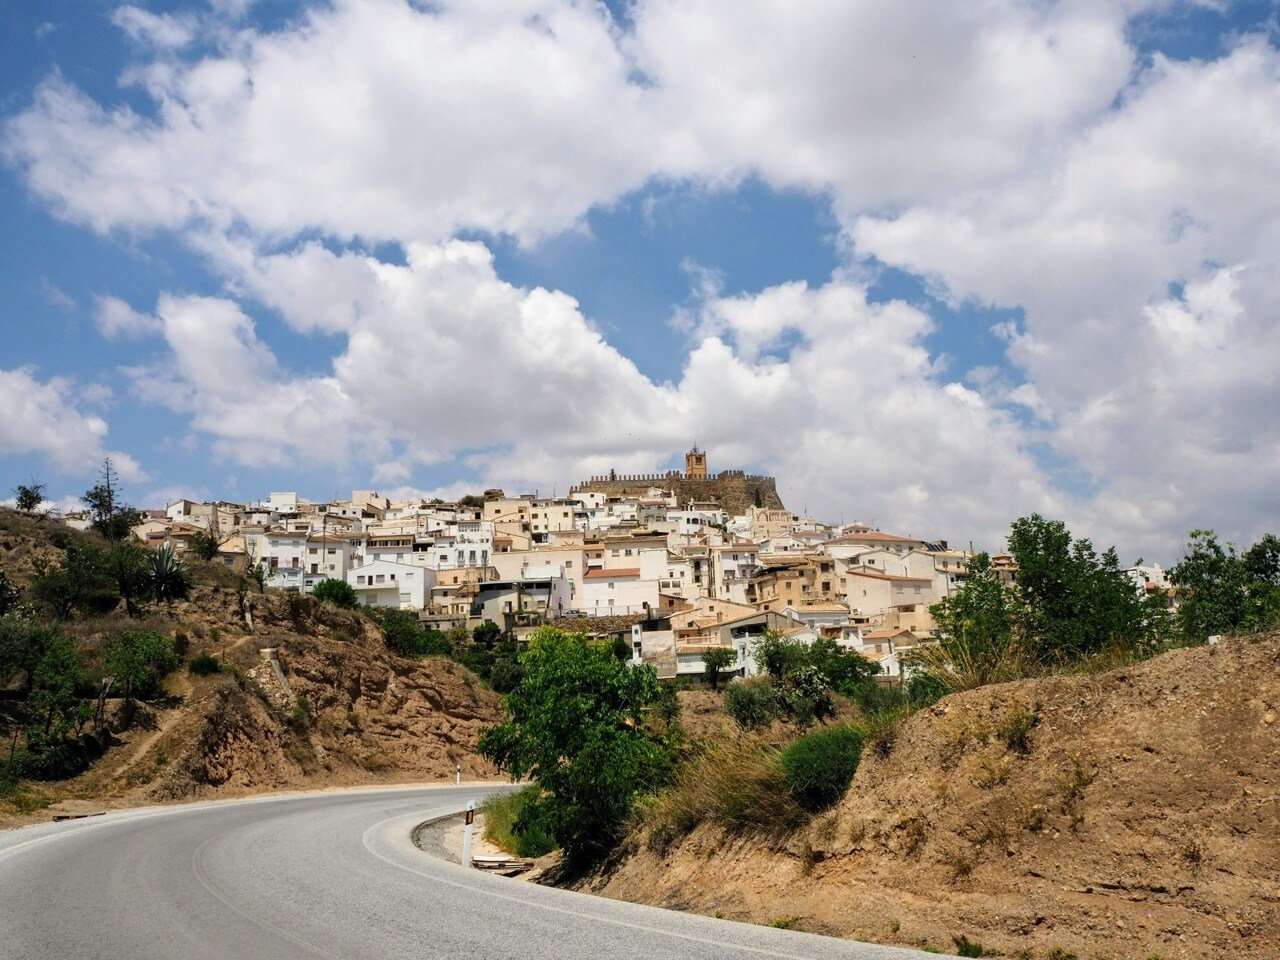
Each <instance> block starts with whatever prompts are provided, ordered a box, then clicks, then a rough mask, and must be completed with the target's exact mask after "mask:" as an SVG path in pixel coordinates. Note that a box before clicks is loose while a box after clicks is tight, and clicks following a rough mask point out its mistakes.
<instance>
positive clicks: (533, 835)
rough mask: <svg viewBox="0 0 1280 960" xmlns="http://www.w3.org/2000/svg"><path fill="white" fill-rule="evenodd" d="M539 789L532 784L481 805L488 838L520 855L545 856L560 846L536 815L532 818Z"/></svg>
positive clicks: (502, 794)
mask: <svg viewBox="0 0 1280 960" xmlns="http://www.w3.org/2000/svg"><path fill="white" fill-rule="evenodd" d="M538 793H539V791H538V788H537V787H535V786H533V785H530V786H527V787H523V788H521V789H520V790H517V791H515V792H514V793H496V794H493V795H492V796H490V797H489V798H488V799H487V800H485V802H484V804H483V805H482V806H481V807H480V812H481V813H483V814H484V838H485V839H486V840H488V841H489V842H490V843H493V844H497V845H498V846H499V847H501V848H502V849H503V850H505V851H507V853H514V854H515V855H516V856H517V857H541V856H543V855H544V854H548V853H550V852H551V851H552V850H554V849H555V848H556V843H555V840H554V839H552V837H551V834H550V833H548V832H547V830H546V829H545V828H544V826H543V824H542V823H541V822H539V821H538V819H537V818H536V817H531V816H530V814H531V813H532V812H533V809H534V807H535V806H536V804H535V803H534V801H536V800H537V799H538Z"/></svg>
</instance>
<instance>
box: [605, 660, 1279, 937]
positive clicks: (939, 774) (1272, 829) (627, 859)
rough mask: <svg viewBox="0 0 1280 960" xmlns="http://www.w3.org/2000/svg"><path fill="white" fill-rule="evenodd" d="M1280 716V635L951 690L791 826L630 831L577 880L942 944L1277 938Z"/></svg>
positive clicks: (623, 892)
mask: <svg viewBox="0 0 1280 960" xmlns="http://www.w3.org/2000/svg"><path fill="white" fill-rule="evenodd" d="M1278 716H1280V638H1277V636H1275V635H1271V636H1269V637H1266V638H1263V639H1260V640H1254V641H1244V640H1235V641H1230V642H1226V643H1223V644H1220V645H1217V646H1210V647H1199V648H1193V649H1183V650H1176V651H1173V652H1171V653H1168V654H1165V655H1163V656H1160V657H1158V658H1155V659H1153V660H1150V661H1147V662H1144V663H1141V664H1139V665H1137V666H1133V667H1130V668H1126V669H1121V670H1116V671H1113V672H1109V673H1104V674H1097V675H1090V676H1064V677H1052V678H1046V679H1035V680H1026V681H1019V682H1016V683H1009V684H1003V685H1000V686H995V687H988V688H985V689H980V690H975V691H971V692H968V693H964V694H958V695H955V696H951V697H947V698H945V699H944V700H942V701H941V702H939V703H938V704H937V705H936V706H934V707H932V708H930V709H927V710H925V711H922V712H920V713H918V714H916V715H915V716H913V717H912V718H910V719H909V720H908V721H907V722H906V723H904V724H903V725H902V726H901V727H900V728H899V731H898V733H897V736H896V738H895V739H894V740H893V741H892V743H891V745H889V747H888V749H887V750H881V751H875V750H868V751H867V752H866V755H865V756H864V759H863V761H862V764H861V766H860V767H859V769H858V772H857V774H856V776H855V778H854V781H853V784H852V786H851V788H850V790H849V792H848V794H847V795H846V796H845V798H844V800H843V801H842V802H840V803H838V804H837V805H836V806H835V807H834V808H833V809H832V810H830V811H828V812H827V813H826V814H824V815H822V816H820V817H819V818H818V819H817V820H815V821H814V822H813V823H812V824H810V825H809V826H807V827H805V828H804V829H802V830H801V831H800V832H799V833H797V834H796V835H794V836H790V837H787V838H784V839H780V840H770V839H767V838H762V837H758V836H750V835H746V836H744V835H736V836H734V835H726V834H725V832H724V831H723V830H720V829H718V828H714V827H712V826H710V825H707V824H703V825H702V826H700V827H698V828H696V829H695V830H694V831H693V832H692V833H691V834H689V835H688V836H686V837H684V838H683V839H682V840H680V841H677V842H675V843H674V844H672V845H671V846H669V847H668V848H667V849H666V851H665V854H659V853H658V852H655V850H653V849H650V848H649V847H648V845H647V844H646V843H645V838H644V837H643V836H640V835H639V834H637V835H636V836H634V837H633V838H632V841H631V842H630V843H629V845H628V849H627V850H626V852H625V853H624V854H623V855H621V856H620V857H618V858H616V859H615V861H614V862H613V863H611V864H610V865H609V867H608V868H607V869H606V870H604V871H603V872H601V873H599V874H597V875H595V876H593V877H591V878H589V879H588V880H587V881H585V882H584V883H583V884H582V885H581V887H582V888H583V889H587V890H590V891H592V892H596V893H601V894H604V895H607V896H611V897H615V898H619V899H626V900H635V901H640V902H645V903H654V904H659V905H663V906H668V907H677V908H681V909H687V910H694V911H698V912H702V913H708V914H712V913H714V914H717V915H723V916H725V917H729V918H731V919H739V920H748V921H752V922H756V923H770V922H780V923H785V924H788V925H792V926H794V927H795V928H796V929H803V930H810V931H814V932H821V933H829V934H836V935H840V936H845V937H853V938H857V939H863V940H871V941H878V942H883V943H897V944H903V945H912V946H922V945H923V946H927V947H929V948H932V949H938V950H941V951H942V952H944V953H952V952H955V943H954V939H953V938H955V937H958V936H965V937H968V938H969V940H971V941H974V942H977V943H979V944H981V945H982V946H983V947H984V948H985V949H986V950H987V951H988V953H989V954H990V955H1002V956H1011V957H1012V956H1034V957H1053V958H1056V960H1065V958H1067V957H1070V956H1072V955H1075V956H1078V957H1079V958H1080V960H1087V958H1103V957H1106V958H1139V960H1144V958H1148V957H1160V958H1163V960H1173V958H1201V957H1203V958H1210V957H1213V958H1220V957H1221V958H1225V957H1232V958H1235V957H1246V956H1247V957H1251V958H1276V957H1280V879H1278V878H1277V873H1276V864H1277V863H1280V764H1278V763H1277V761H1280V749H1278V747H1280V738H1278V733H1280V723H1278V722H1277V717H1278ZM1027 727H1030V731H1029V733H1025V736H1024V735H1023V734H1024V732H1025V731H1026V729H1027ZM877 753H879V754H881V755H877ZM885 754H887V755H885ZM1020 951H1031V952H1030V953H1020ZM1055 951H1057V952H1056V953H1055Z"/></svg>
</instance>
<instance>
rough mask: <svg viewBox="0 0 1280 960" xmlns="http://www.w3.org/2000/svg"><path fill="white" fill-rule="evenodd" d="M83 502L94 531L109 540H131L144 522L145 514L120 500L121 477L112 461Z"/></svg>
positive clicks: (105, 462) (109, 459)
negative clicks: (132, 533) (132, 535)
mask: <svg viewBox="0 0 1280 960" xmlns="http://www.w3.org/2000/svg"><path fill="white" fill-rule="evenodd" d="M82 499H83V500H84V503H85V506H87V507H88V508H89V516H90V518H91V520H92V523H93V529H94V530H96V531H98V533H100V534H101V535H102V536H103V537H105V538H106V539H108V540H124V539H126V538H128V537H129V536H130V534H131V532H132V530H133V528H134V527H136V526H137V525H138V524H139V523H141V522H142V514H141V513H139V512H138V511H137V510H135V509H134V508H133V507H131V506H129V505H128V504H127V503H125V502H124V501H123V500H122V499H121V498H120V477H119V475H118V474H117V473H116V468H115V465H114V464H113V463H112V462H111V458H110V457H108V458H107V459H105V460H103V461H102V468H101V470H100V471H99V474H98V482H97V483H96V484H94V485H93V486H92V487H90V488H89V489H88V490H87V491H85V494H84V497H82Z"/></svg>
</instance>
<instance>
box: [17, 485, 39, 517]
mask: <svg viewBox="0 0 1280 960" xmlns="http://www.w3.org/2000/svg"><path fill="white" fill-rule="evenodd" d="M44 490H45V485H44V484H43V483H36V482H35V481H34V480H33V481H31V483H20V484H18V485H17V486H16V487H14V488H13V499H14V502H15V505H16V506H17V508H18V509H19V510H21V511H22V512H23V513H35V512H36V511H37V510H39V509H40V504H42V503H44Z"/></svg>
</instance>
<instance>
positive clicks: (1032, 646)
mask: <svg viewBox="0 0 1280 960" xmlns="http://www.w3.org/2000/svg"><path fill="white" fill-rule="evenodd" d="M1009 552H1010V553H1012V554H1013V558H1014V560H1015V561H1016V562H1017V564H1018V598H1019V603H1018V605H1017V612H1016V619H1017V622H1018V628H1019V630H1020V632H1021V635H1022V638H1023V640H1024V641H1025V644H1026V647H1027V652H1028V653H1029V654H1031V655H1032V656H1034V657H1036V658H1037V659H1039V660H1040V661H1042V662H1046V663H1052V662H1062V661H1067V660H1072V659H1076V658H1079V657H1082V656H1086V655H1088V654H1091V653H1096V652H1098V651H1099V650H1101V649H1103V648H1104V647H1106V646H1107V645H1108V644H1109V643H1111V642H1113V641H1117V640H1118V641H1123V642H1128V643H1136V642H1141V641H1144V640H1145V639H1147V637H1148V634H1149V618H1148V616H1147V608H1146V606H1145V605H1144V604H1143V601H1142V597H1140V596H1139V595H1138V592H1137V591H1136V590H1135V589H1134V587H1133V581H1131V580H1130V579H1129V578H1128V576H1126V575H1125V574H1124V573H1123V572H1122V571H1121V570H1120V561H1119V559H1118V557H1117V555H1116V551H1115V548H1111V549H1109V550H1106V551H1104V552H1103V553H1101V554H1099V553H1097V552H1096V551H1095V550H1094V548H1093V544H1092V543H1091V542H1090V541H1089V540H1086V539H1073V538H1072V536H1071V533H1070V532H1069V531H1068V530H1067V528H1066V525H1065V524H1063V523H1062V522H1061V521H1060V520H1046V519H1045V518H1044V517H1042V516H1040V515H1039V514H1032V515H1031V516H1029V517H1021V518H1019V519H1017V520H1015V521H1014V522H1013V525H1012V527H1011V529H1010V532H1009Z"/></svg>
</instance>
